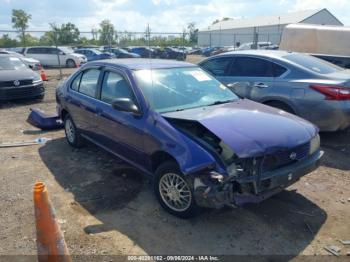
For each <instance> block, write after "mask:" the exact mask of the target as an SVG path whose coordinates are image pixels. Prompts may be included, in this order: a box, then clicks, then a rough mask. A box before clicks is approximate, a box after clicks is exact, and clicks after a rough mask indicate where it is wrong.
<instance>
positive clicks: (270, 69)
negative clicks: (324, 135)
mask: <svg viewBox="0 0 350 262" xmlns="http://www.w3.org/2000/svg"><path fill="white" fill-rule="evenodd" d="M199 65H200V66H201V67H202V68H204V69H205V70H206V71H208V72H210V73H211V74H212V75H214V76H215V77H216V78H217V79H219V80H220V81H221V82H223V83H224V84H226V85H227V86H228V87H230V88H231V89H232V90H233V91H234V92H235V93H236V94H238V95H239V96H240V97H245V98H249V99H251V100H254V101H258V102H261V103H264V104H267V105H270V106H273V107H276V108H280V109H282V110H284V111H286V112H289V113H292V114H295V115H298V116H300V117H302V118H305V119H307V120H309V121H311V122H312V123H314V124H315V125H317V126H318V127H319V128H320V129H321V131H336V130H342V129H346V128H347V127H349V126H350V74H349V73H348V71H346V70H344V69H343V68H340V67H338V66H336V65H333V64H331V63H328V62H326V61H323V60H321V59H318V58H315V57H312V56H309V55H305V54H300V53H294V52H285V51H267V50H250V51H235V52H229V53H224V54H221V55H217V56H213V57H211V58H209V59H206V60H204V61H202V62H200V63H199Z"/></svg>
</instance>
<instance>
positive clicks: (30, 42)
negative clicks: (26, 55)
mask: <svg viewBox="0 0 350 262" xmlns="http://www.w3.org/2000/svg"><path fill="white" fill-rule="evenodd" d="M25 38H26V45H27V46H34V45H38V44H39V39H38V38H37V37H35V36H32V35H31V34H26V35H25Z"/></svg>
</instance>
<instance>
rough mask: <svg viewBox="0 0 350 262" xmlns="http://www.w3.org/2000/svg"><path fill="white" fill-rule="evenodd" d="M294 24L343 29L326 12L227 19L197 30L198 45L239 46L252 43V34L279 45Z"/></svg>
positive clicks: (311, 11) (308, 11) (261, 40)
mask: <svg viewBox="0 0 350 262" xmlns="http://www.w3.org/2000/svg"><path fill="white" fill-rule="evenodd" d="M296 23H306V24H317V25H337V26H343V24H342V22H340V21H339V20H338V19H337V18H336V17H335V16H334V15H332V13H331V12H329V11H328V10H327V9H318V10H306V11H300V12H291V13H286V14H283V15H280V16H266V17H254V18H244V19H230V20H226V21H220V22H218V23H216V24H213V25H210V26H208V27H207V28H203V29H201V30H199V32H198V45H199V46H233V45H237V44H238V45H239V44H243V43H247V42H254V35H255V37H256V39H255V40H256V41H259V42H265V41H269V42H272V43H274V44H279V42H280V38H281V33H282V31H283V28H284V27H285V26H286V25H288V24H296Z"/></svg>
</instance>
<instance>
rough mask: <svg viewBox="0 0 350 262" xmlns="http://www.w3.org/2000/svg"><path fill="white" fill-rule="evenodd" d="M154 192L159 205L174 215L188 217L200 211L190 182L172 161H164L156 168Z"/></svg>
mask: <svg viewBox="0 0 350 262" xmlns="http://www.w3.org/2000/svg"><path fill="white" fill-rule="evenodd" d="M154 192H155V194H156V197H157V199H158V201H159V203H160V205H161V206H162V207H163V208H164V209H165V210H166V211H167V212H169V213H170V214H172V215H174V216H177V217H180V218H190V217H194V216H196V215H197V214H198V213H199V211H200V208H199V206H198V205H197V204H196V202H195V199H194V194H193V187H192V185H191V183H190V182H189V181H188V179H186V177H185V176H184V175H183V174H182V173H181V171H180V169H179V167H178V165H177V164H176V163H175V162H173V161H168V162H165V163H163V164H161V165H160V166H159V167H158V168H157V170H156V174H155V178H154Z"/></svg>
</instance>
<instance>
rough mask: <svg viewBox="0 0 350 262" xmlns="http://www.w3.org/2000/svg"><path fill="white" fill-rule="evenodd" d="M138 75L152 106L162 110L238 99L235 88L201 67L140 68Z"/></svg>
mask: <svg viewBox="0 0 350 262" xmlns="http://www.w3.org/2000/svg"><path fill="white" fill-rule="evenodd" d="M135 77H136V80H137V83H138V85H139V87H140V88H141V90H142V92H143V94H144V96H145V97H146V99H147V100H148V102H149V103H150V105H151V107H152V108H153V109H154V110H155V111H157V112H159V113H165V112H171V111H179V110H185V109H190V108H196V107H203V106H210V105H215V104H220V103H227V102H231V101H235V100H238V97H237V96H236V95H235V94H234V93H233V92H232V91H231V90H229V89H228V88H227V87H226V86H224V85H223V84H221V83H220V82H219V81H217V80H216V79H215V78H213V77H212V76H210V75H209V74H207V73H206V72H204V71H203V70H202V69H200V68H198V67H186V68H170V69H154V70H136V71H135Z"/></svg>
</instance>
